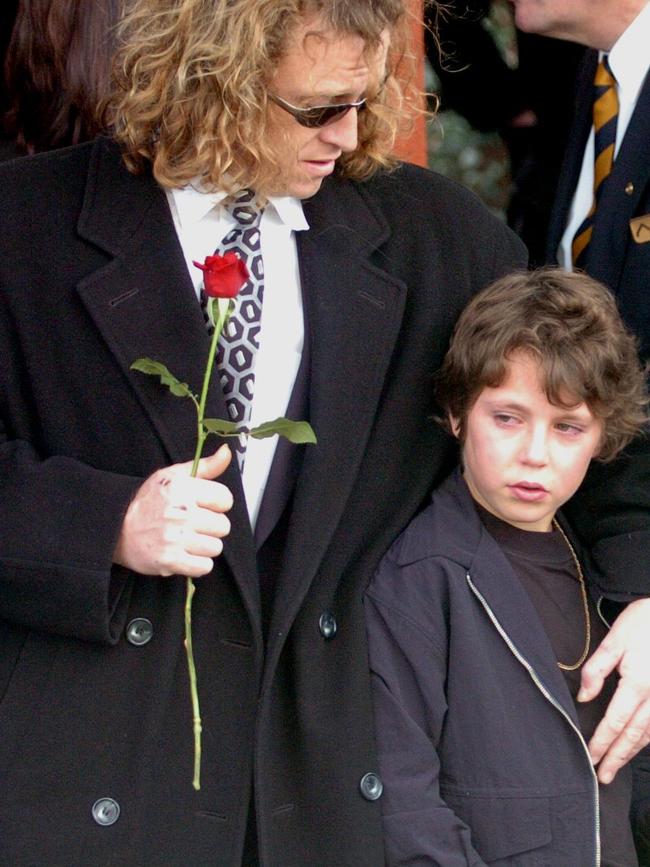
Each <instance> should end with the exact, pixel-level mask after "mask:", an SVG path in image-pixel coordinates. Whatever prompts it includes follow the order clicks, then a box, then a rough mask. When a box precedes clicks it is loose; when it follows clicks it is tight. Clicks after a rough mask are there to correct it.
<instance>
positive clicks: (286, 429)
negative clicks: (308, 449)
mask: <svg viewBox="0 0 650 867" xmlns="http://www.w3.org/2000/svg"><path fill="white" fill-rule="evenodd" d="M275 434H279V435H280V436H281V437H286V438H287V439H288V440H289V442H291V443H315V442H316V434H315V433H314V431H313V428H312V426H311V425H310V424H309V422H307V421H292V420H291V419H290V418H276V419H275V421H266V422H264V424H261V425H258V426H257V427H254V428H253V429H252V430H251V431H250V436H252V437H254V438H255V439H258V440H261V439H265V438H266V437H272V436H274V435H275Z"/></svg>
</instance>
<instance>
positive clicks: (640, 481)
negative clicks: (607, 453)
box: [563, 435, 650, 600]
mask: <svg viewBox="0 0 650 867" xmlns="http://www.w3.org/2000/svg"><path fill="white" fill-rule="evenodd" d="M563 511H564V512H565V513H566V515H567V517H568V519H569V521H570V523H571V526H572V527H573V528H574V529H575V531H576V533H577V534H578V536H579V537H580V540H581V542H582V544H583V545H584V546H585V547H586V548H588V549H589V550H590V551H591V555H592V558H593V562H594V564H595V566H596V568H597V570H598V572H597V575H596V578H595V581H596V583H597V585H598V587H599V589H600V590H601V591H602V592H603V593H604V594H605V595H608V596H613V597H614V598H616V597H620V598H621V599H623V600H627V599H629V598H630V597H632V598H633V597H635V596H648V595H650V437H649V436H648V435H643V436H641V437H639V438H637V440H635V441H634V443H632V445H631V446H630V447H629V448H628V449H627V450H626V451H625V452H624V453H623V455H621V456H620V457H619V458H617V459H616V460H614V461H612V462H611V463H608V464H599V463H597V462H594V463H593V464H592V466H591V468H590V470H589V473H588V474H587V478H586V479H585V481H584V483H583V485H582V487H581V488H580V490H579V491H578V492H577V493H576V494H575V495H574V496H573V498H572V499H571V500H570V502H569V503H567V504H566V505H565V506H564V507H563Z"/></svg>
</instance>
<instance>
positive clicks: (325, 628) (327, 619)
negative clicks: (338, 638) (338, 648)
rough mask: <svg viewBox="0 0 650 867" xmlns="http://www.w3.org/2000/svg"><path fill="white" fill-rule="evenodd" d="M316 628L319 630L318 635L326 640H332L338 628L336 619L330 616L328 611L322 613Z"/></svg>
mask: <svg viewBox="0 0 650 867" xmlns="http://www.w3.org/2000/svg"><path fill="white" fill-rule="evenodd" d="M318 628H319V629H320V634H321V635H322V636H323V638H325V639H326V640H328V641H329V640H330V638H334V636H335V635H336V630H337V629H338V628H339V627H338V624H337V622H336V618H335V617H334V615H333V614H330V612H329V611H325V612H323V614H321V616H320V618H319V620H318Z"/></svg>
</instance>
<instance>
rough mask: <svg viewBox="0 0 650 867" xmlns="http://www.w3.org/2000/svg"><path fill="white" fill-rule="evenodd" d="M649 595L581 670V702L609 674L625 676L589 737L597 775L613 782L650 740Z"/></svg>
mask: <svg viewBox="0 0 650 867" xmlns="http://www.w3.org/2000/svg"><path fill="white" fill-rule="evenodd" d="M648 660H650V598H648V599H638V600H636V601H635V602H631V603H630V604H629V605H628V606H627V607H626V608H625V609H624V611H623V612H622V613H621V614H620V615H619V616H618V617H617V618H616V620H615V621H614V624H613V626H612V628H611V630H610V631H609V633H608V634H607V636H606V637H605V638H604V639H603V641H602V642H601V644H600V645H599V647H598V648H597V649H596V651H595V652H594V653H593V655H592V656H591V658H590V659H589V660H588V661H587V662H586V663H585V665H584V666H583V669H582V686H581V689H580V692H579V693H578V700H579V701H591V699H593V698H595V696H597V695H598V693H599V692H600V690H601V689H602V686H603V683H604V680H605V678H606V677H607V675H608V674H609V673H610V672H612V671H614V669H617V670H618V673H619V675H620V680H619V682H618V686H617V689H616V692H615V693H614V696H613V698H612V700H611V701H610V703H609V707H608V708H607V711H606V713H605V716H604V717H603V719H602V720H601V721H600V724H599V725H598V727H597V729H596V731H595V732H594V734H593V736H592V738H591V740H590V741H589V752H590V753H591V758H592V760H593V762H594V764H595V765H598V779H599V780H600V782H601V783H609V782H611V781H612V780H613V779H614V776H615V775H616V773H617V771H619V770H620V769H621V768H622V767H623V765H625V764H626V763H627V762H629V760H630V759H631V758H633V757H634V756H635V755H636V754H637V753H638V751H639V750H641V749H643V747H644V746H646V744H648V743H650V665H649V664H648Z"/></svg>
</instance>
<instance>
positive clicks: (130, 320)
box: [77, 139, 259, 623]
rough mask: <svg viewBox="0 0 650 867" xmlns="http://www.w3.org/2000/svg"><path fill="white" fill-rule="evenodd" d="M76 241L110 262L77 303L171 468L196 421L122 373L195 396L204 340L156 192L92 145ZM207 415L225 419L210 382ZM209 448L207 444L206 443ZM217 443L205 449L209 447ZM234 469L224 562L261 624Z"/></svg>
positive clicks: (227, 479) (186, 450) (108, 148)
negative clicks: (157, 365) (153, 368)
mask: <svg viewBox="0 0 650 867" xmlns="http://www.w3.org/2000/svg"><path fill="white" fill-rule="evenodd" d="M78 231H79V234H80V235H81V237H82V238H84V239H86V240H88V241H90V242H92V243H93V244H95V245H96V246H98V247H99V248H101V249H102V250H104V251H106V252H107V253H109V254H110V255H111V256H112V258H111V260H110V261H109V262H108V264H107V265H106V266H104V267H103V268H101V269H100V270H98V271H95V272H93V273H92V274H89V275H88V276H87V277H86V278H85V279H84V280H83V281H81V283H80V284H79V285H78V287H77V288H78V292H79V295H80V297H81V299H82V301H83V303H84V305H85V306H86V309H87V310H88V313H89V314H90V316H91V317H92V319H93V321H94V323H95V325H96V327H97V328H98V329H99V331H100V332H101V334H102V336H103V338H104V340H105V342H106V344H107V346H108V347H109V349H110V351H111V352H112V353H113V356H114V358H115V360H116V362H117V363H118V364H119V366H120V367H121V369H122V372H123V374H124V376H125V378H126V380H127V381H128V383H129V386H130V387H131V388H132V389H133V390H134V392H135V393H136V395H137V397H138V399H139V401H140V403H141V405H142V408H143V410H144V412H145V414H146V416H147V417H148V419H149V421H150V422H151V424H152V426H153V428H154V430H155V433H156V435H157V436H158V438H159V439H160V441H161V443H162V444H163V446H164V448H165V450H166V451H167V453H168V455H169V460H170V462H172V463H177V462H181V461H188V460H191V459H192V457H193V455H194V448H195V443H196V414H195V410H194V406H193V404H192V403H191V402H190V401H189V400H188V399H186V398H185V399H182V398H178V397H174V396H173V395H172V394H171V393H170V392H169V391H168V390H167V389H166V388H165V387H163V386H162V385H161V384H160V382H159V380H158V378H157V377H152V376H147V375H145V374H142V373H139V372H137V371H132V370H130V366H131V364H132V363H133V361H135V360H136V359H137V358H140V357H148V358H152V359H154V360H156V361H161V362H162V363H164V364H165V365H166V366H167V367H168V368H169V370H170V371H171V372H172V373H173V374H174V375H175V376H176V377H178V378H179V379H180V380H182V381H183V382H186V383H188V384H189V385H190V387H191V388H192V390H193V391H194V392H195V393H197V392H200V389H201V384H202V381H203V374H204V370H205V363H206V359H207V355H208V344H209V340H208V335H207V332H206V329H205V324H204V321H203V314H202V312H201V309H200V306H199V304H198V302H197V299H196V294H195V292H194V288H193V286H192V282H191V279H190V277H189V275H188V273H187V267H186V265H185V260H184V257H183V253H182V250H181V247H180V244H179V242H178V238H177V236H176V232H175V230H174V225H173V221H172V218H171V214H170V211H169V207H168V205H167V201H166V197H165V194H164V193H163V191H162V190H161V189H160V187H158V185H157V184H156V183H155V182H154V181H153V179H152V178H151V177H150V175H149V174H144V175H131V174H129V173H128V172H127V171H126V169H125V168H124V166H123V163H122V160H121V157H120V155H119V152H118V151H117V149H116V148H115V147H114V146H113V145H110V144H109V143H107V142H106V141H105V140H101V139H100V140H99V141H98V142H97V144H96V146H95V148H94V150H93V155H92V158H91V164H90V168H89V173H88V183H87V186H86V194H85V199H84V203H83V207H82V211H81V215H80V218H79V223H78ZM208 414H209V416H211V417H218V418H227V414H226V407H225V401H224V399H223V395H222V392H221V389H220V388H219V384H218V380H217V378H216V377H215V376H213V379H212V383H211V388H210V393H209V400H208ZM208 443H210V440H209V441H208ZM214 445H216V441H215V442H214V443H212V444H211V446H210V447H214ZM235 465H236V461H233V462H232V463H231V466H230V467H229V469H228V470H227V471H226V473H225V474H224V476H223V477H222V478H221V479H220V481H223V482H224V484H226V485H227V486H228V487H229V488H230V490H231V491H232V493H233V497H234V501H235V504H234V506H233V509H232V511H231V513H230V518H231V522H232V527H233V529H232V532H231V534H230V535H229V537H228V539H227V540H226V542H225V546H224V556H225V557H226V560H227V561H228V564H229V565H230V567H231V569H232V571H233V573H234V574H235V577H236V579H237V580H238V583H239V584H240V588H241V591H242V595H243V596H244V599H245V601H246V603H247V605H248V607H249V610H250V612H251V616H253V617H254V619H255V620H256V621H257V622H258V623H259V590H258V584H257V575H256V565H255V557H254V547H253V544H252V534H251V530H250V523H249V519H248V513H247V511H246V505H245V500H244V493H243V489H242V486H241V480H240V476H239V472H238V470H237V469H236V466H235Z"/></svg>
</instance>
